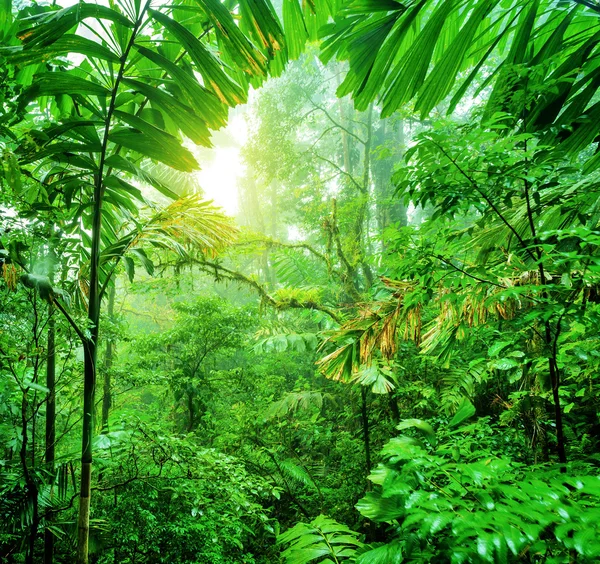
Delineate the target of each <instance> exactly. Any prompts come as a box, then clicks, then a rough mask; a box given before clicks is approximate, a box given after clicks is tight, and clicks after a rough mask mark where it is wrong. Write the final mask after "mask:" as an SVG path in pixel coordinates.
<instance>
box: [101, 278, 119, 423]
mask: <svg viewBox="0 0 600 564" xmlns="http://www.w3.org/2000/svg"><path fill="white" fill-rule="evenodd" d="M115 294H116V289H115V286H114V285H113V286H111V287H110V289H109V291H108V307H107V313H108V318H109V320H111V321H112V319H113V318H114V314H115ZM113 356H114V344H113V341H112V339H111V338H110V337H109V338H108V339H107V340H106V354H105V357H104V383H103V387H102V433H107V432H108V416H109V414H110V408H111V407H112V400H111V370H112V364H113Z"/></svg>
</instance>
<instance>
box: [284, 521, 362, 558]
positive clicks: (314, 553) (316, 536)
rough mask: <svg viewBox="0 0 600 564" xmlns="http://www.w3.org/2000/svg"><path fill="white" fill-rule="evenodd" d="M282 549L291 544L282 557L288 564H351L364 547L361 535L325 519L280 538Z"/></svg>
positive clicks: (290, 531)
mask: <svg viewBox="0 0 600 564" xmlns="http://www.w3.org/2000/svg"><path fill="white" fill-rule="evenodd" d="M277 543H278V544H280V545H285V544H289V546H288V547H287V548H286V549H285V550H284V551H283V552H282V553H281V556H282V558H283V559H284V561H285V562H286V563H287V564H307V563H308V562H320V563H321V564H340V563H342V562H349V561H351V560H352V559H353V558H354V556H355V554H356V551H357V549H360V548H362V546H363V543H362V542H360V541H359V540H358V534H357V533H355V532H354V531H352V530H350V529H349V528H348V527H347V526H346V525H342V524H341V523H338V522H337V521H334V520H333V519H329V518H328V517H325V516H324V515H319V516H318V517H317V518H316V519H314V520H313V521H311V522H310V523H308V524H307V523H298V524H297V525H295V526H294V527H292V528H291V529H289V530H288V531H286V532H285V533H283V534H282V535H279V536H278V537H277Z"/></svg>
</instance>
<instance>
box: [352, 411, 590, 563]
mask: <svg viewBox="0 0 600 564" xmlns="http://www.w3.org/2000/svg"><path fill="white" fill-rule="evenodd" d="M473 413H474V409H473V408H472V406H470V405H469V404H465V405H464V406H463V407H462V408H461V410H459V411H458V412H457V414H456V415H455V416H454V418H453V419H452V420H451V421H450V422H449V423H447V424H444V425H440V428H439V429H438V431H437V432H436V431H434V430H433V428H432V427H431V426H430V425H429V424H428V423H425V422H424V421H420V420H406V421H403V422H402V423H401V424H400V426H399V429H402V430H406V429H409V428H414V429H416V430H417V431H418V433H419V434H421V435H422V436H423V439H424V440H421V439H420V438H415V437H411V436H406V435H401V436H399V437H395V438H393V439H391V441H390V442H389V443H388V444H387V445H386V446H385V447H384V449H383V451H382V454H383V456H384V462H383V463H381V464H380V465H378V467H377V468H375V469H374V470H373V473H372V474H371V476H370V477H369V478H370V480H371V481H372V482H373V483H374V484H376V489H375V490H374V491H373V492H369V493H367V495H366V496H365V497H364V498H363V499H362V500H361V501H360V502H359V503H358V505H357V508H358V510H359V511H360V512H361V513H362V514H363V515H364V516H365V517H367V518H369V519H371V520H373V521H375V522H384V523H387V524H389V525H390V527H391V531H392V538H393V540H391V542H388V543H387V544H384V545H380V546H377V545H373V546H372V547H371V550H369V551H367V552H365V553H363V554H362V555H361V556H359V557H358V558H357V560H356V561H357V562H358V563H359V564H374V563H377V562H384V561H385V562H423V561H424V560H425V561H444V562H520V561H536V562H538V561H539V562H567V561H571V559H572V558H573V557H577V558H579V559H581V560H582V561H584V562H592V561H594V560H595V559H597V558H598V555H599V554H600V546H599V545H598V542H597V538H598V531H597V519H598V496H599V495H600V481H599V480H598V477H597V476H594V475H587V474H582V475H577V476H569V477H566V476H565V475H564V474H562V473H561V472H560V469H559V468H556V467H552V466H530V465H527V464H523V463H522V462H520V461H518V451H517V449H516V448H515V446H516V445H515V444H514V443H512V442H511V439H510V438H509V437H507V436H506V431H505V430H500V429H498V428H493V427H491V426H489V425H488V424H487V422H486V421H478V422H477V423H474V424H470V425H464V423H463V422H464V421H465V420H466V419H468V416H469V415H470V414H473ZM461 424H463V426H462V428H459V429H457V427H459V426H460V425H461ZM498 441H499V443H500V444H498ZM492 445H493V447H492ZM490 447H492V449H490ZM575 555H577V556H575Z"/></svg>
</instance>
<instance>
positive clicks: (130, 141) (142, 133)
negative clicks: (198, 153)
mask: <svg viewBox="0 0 600 564" xmlns="http://www.w3.org/2000/svg"><path fill="white" fill-rule="evenodd" d="M115 116H116V117H118V118H119V119H120V120H122V121H124V122H125V123H127V124H129V125H131V126H132V128H127V129H117V130H115V131H111V132H110V136H109V139H110V140H111V141H112V142H113V143H116V144H117V145H122V146H123V147H127V148H128V149H132V150H134V151H136V152H138V153H139V154H140V155H142V156H145V157H149V158H151V159H156V160H158V161H160V162H163V163H165V164H166V165H169V166H172V167H173V168H176V169H177V170H181V171H184V172H191V171H193V170H195V169H197V168H198V163H197V162H196V159H195V158H194V156H193V155H192V154H191V153H190V152H189V151H188V150H187V149H185V148H184V147H182V146H181V143H179V141H178V140H177V138H175V137H173V136H172V135H169V134H168V133H165V132H164V131H163V130H161V129H159V128H158V127H155V126H154V125H152V124H150V123H148V122H147V121H144V120H143V119H140V118H138V117H136V116H133V115H130V114H127V113H125V112H120V111H118V110H117V111H115Z"/></svg>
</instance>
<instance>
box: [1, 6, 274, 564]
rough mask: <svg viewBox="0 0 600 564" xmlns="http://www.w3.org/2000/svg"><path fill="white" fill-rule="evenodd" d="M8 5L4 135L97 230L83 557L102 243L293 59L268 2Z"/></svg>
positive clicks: (87, 342)
mask: <svg viewBox="0 0 600 564" xmlns="http://www.w3.org/2000/svg"><path fill="white" fill-rule="evenodd" d="M7 7H8V10H7V11H6V10H3V13H6V12H8V14H9V16H8V19H6V17H5V19H4V20H3V22H2V23H3V24H4V28H6V26H7V22H8V24H10V25H11V26H12V28H10V29H11V30H12V29H13V28H15V27H16V28H18V30H17V37H18V38H19V39H20V41H21V44H20V45H15V44H14V43H15V40H14V39H13V38H12V37H11V36H10V35H8V36H7V35H6V34H5V35H4V40H5V45H7V46H6V47H4V48H3V50H2V57H3V59H4V61H6V63H7V64H8V65H9V67H8V68H10V69H12V70H13V72H14V73H15V74H14V76H15V77H16V80H17V83H19V84H22V85H23V87H22V88H21V89H20V90H21V92H20V93H19V97H18V104H17V107H16V112H15V114H14V115H13V116H12V118H11V122H10V125H11V129H13V130H14V131H19V133H20V138H19V139H17V138H16V137H15V135H14V134H12V133H10V134H7V133H6V130H3V131H4V133H3V138H4V139H3V140H4V141H5V143H6V146H7V148H8V149H9V150H10V151H11V152H12V153H14V154H17V155H18V159H19V165H20V167H21V171H22V172H24V173H25V174H28V175H30V176H31V177H32V178H33V179H34V181H35V183H34V186H35V187H36V188H37V190H38V194H37V196H36V197H37V198H38V199H40V200H41V201H44V200H48V201H49V202H51V203H52V205H53V206H62V207H64V208H66V209H68V210H70V211H71V214H72V224H71V225H73V226H75V227H76V228H79V226H80V225H83V227H84V228H86V229H88V230H89V232H91V238H89V236H88V234H87V232H86V231H82V232H81V235H80V237H82V239H83V244H82V245H80V246H79V248H80V250H81V252H82V253H83V256H84V257H85V259H87V260H89V290H87V291H86V292H85V293H86V294H87V298H88V300H87V314H88V315H87V317H88V327H87V328H85V329H84V328H82V327H80V326H77V325H76V324H75V322H73V325H74V327H75V330H76V331H77V333H78V334H79V336H80V338H81V341H82V344H83V347H84V350H85V377H84V382H85V386H84V407H83V432H82V477H81V493H80V517H79V543H78V561H79V562H87V539H88V534H89V507H90V491H91V490H90V487H91V464H92V436H93V424H92V413H93V404H94V389H95V380H96V365H97V362H96V357H97V346H98V330H99V320H100V304H101V299H102V295H103V287H102V286H101V280H100V279H101V273H100V269H101V254H102V248H101V247H102V245H104V246H106V244H107V242H108V244H110V243H111V242H112V241H111V231H112V233H114V231H115V227H116V226H117V225H118V224H119V221H118V215H119V214H118V210H120V209H129V210H131V209H132V208H131V203H130V202H131V198H132V197H133V198H136V197H137V198H138V199H139V197H140V192H139V190H138V188H137V187H136V186H135V185H134V184H132V181H133V182H142V183H146V184H148V183H149V184H151V185H152V186H154V188H156V189H158V190H159V191H161V192H163V193H164V194H166V195H167V196H172V193H171V192H170V191H169V190H168V189H166V187H165V186H164V185H163V184H162V183H161V182H160V181H157V180H156V179H154V178H153V177H152V176H151V175H150V174H148V173H146V172H144V170H143V167H142V166H141V164H142V161H143V160H144V159H153V160H157V161H160V162H162V163H164V164H166V165H168V166H170V167H173V168H175V169H178V170H181V171H186V172H189V171H191V170H194V169H195V168H197V166H198V165H197V162H196V160H195V158H194V156H193V154H192V153H191V152H190V150H188V149H187V148H185V147H184V146H183V145H182V143H181V138H180V137H178V136H179V132H181V134H182V135H184V136H186V137H187V138H189V139H191V141H193V142H194V143H196V144H203V145H209V144H210V141H209V137H210V134H209V128H218V127H221V126H222V125H223V124H224V123H225V121H226V117H227V107H228V106H233V105H235V104H238V103H241V102H243V101H244V100H245V97H246V92H247V89H248V87H249V85H250V83H252V84H253V85H255V86H256V85H258V84H259V83H260V81H261V80H263V79H264V78H265V76H266V75H267V73H268V72H269V67H270V60H272V59H273V58H274V57H276V56H277V57H278V58H279V60H282V59H283V57H284V56H285V55H284V54H283V53H282V52H281V51H282V49H284V43H283V36H282V32H281V30H280V27H279V23H278V21H277V17H276V15H275V13H274V11H273V10H272V8H271V7H270V5H269V4H268V3H265V2H251V3H243V4H241V5H239V6H238V9H239V11H240V15H241V18H240V22H239V25H238V23H236V22H235V21H234V19H233V16H232V14H231V12H230V11H229V10H228V9H227V8H226V7H225V6H224V5H223V4H221V3H220V2H217V1H211V0H207V1H203V2H200V3H199V4H197V5H193V6H189V5H186V4H183V3H182V4H180V5H173V6H169V7H163V6H154V7H153V5H152V2H151V0H147V1H145V2H143V3H139V2H127V1H123V2H121V3H118V4H115V5H114V6H111V7H105V6H99V5H96V4H89V3H80V4H77V5H74V6H71V7H68V8H64V9H58V7H56V6H51V7H48V8H37V7H35V8H33V9H32V11H33V14H32V13H31V11H29V10H26V11H24V12H23V13H21V15H20V17H19V18H18V19H17V20H16V21H15V23H14V24H13V23H12V21H11V20H12V19H11V18H10V13H11V9H10V3H8V6H7ZM154 8H156V9H154ZM28 16H32V17H31V18H30V19H28ZM84 29H85V30H86V33H87V34H88V35H89V36H90V38H88V37H84V36H83V35H82V33H81V32H82V31H83V30H84ZM211 42H214V43H215V44H218V48H219V50H220V56H221V59H218V58H217V57H216V56H215V55H214V54H213V53H212V52H211V49H210V48H209V47H208V44H209V43H211ZM278 53H279V54H278ZM275 66H277V64H276V65H275ZM194 72H196V73H197V74H194ZM200 77H201V78H200ZM199 78H200V80H199ZM34 101H36V102H37V108H39V109H36V107H35V106H33V104H32V103H33V102H34ZM37 112H41V114H42V115H44V116H47V118H48V119H47V120H46V121H45V123H44V124H43V126H42V128H41V129H38V127H37V124H36V123H35V122H33V121H32V120H30V119H25V118H26V117H27V118H28V117H29V116H33V115H35V113H37ZM90 201H91V202H92V205H91V207H90V206H89V202H90ZM111 226H112V227H111ZM57 305H58V307H59V308H60V309H61V310H62V311H63V313H65V314H66V309H65V308H64V307H63V306H61V305H60V304H59V303H58V302H57ZM69 319H72V317H71V316H69Z"/></svg>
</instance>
